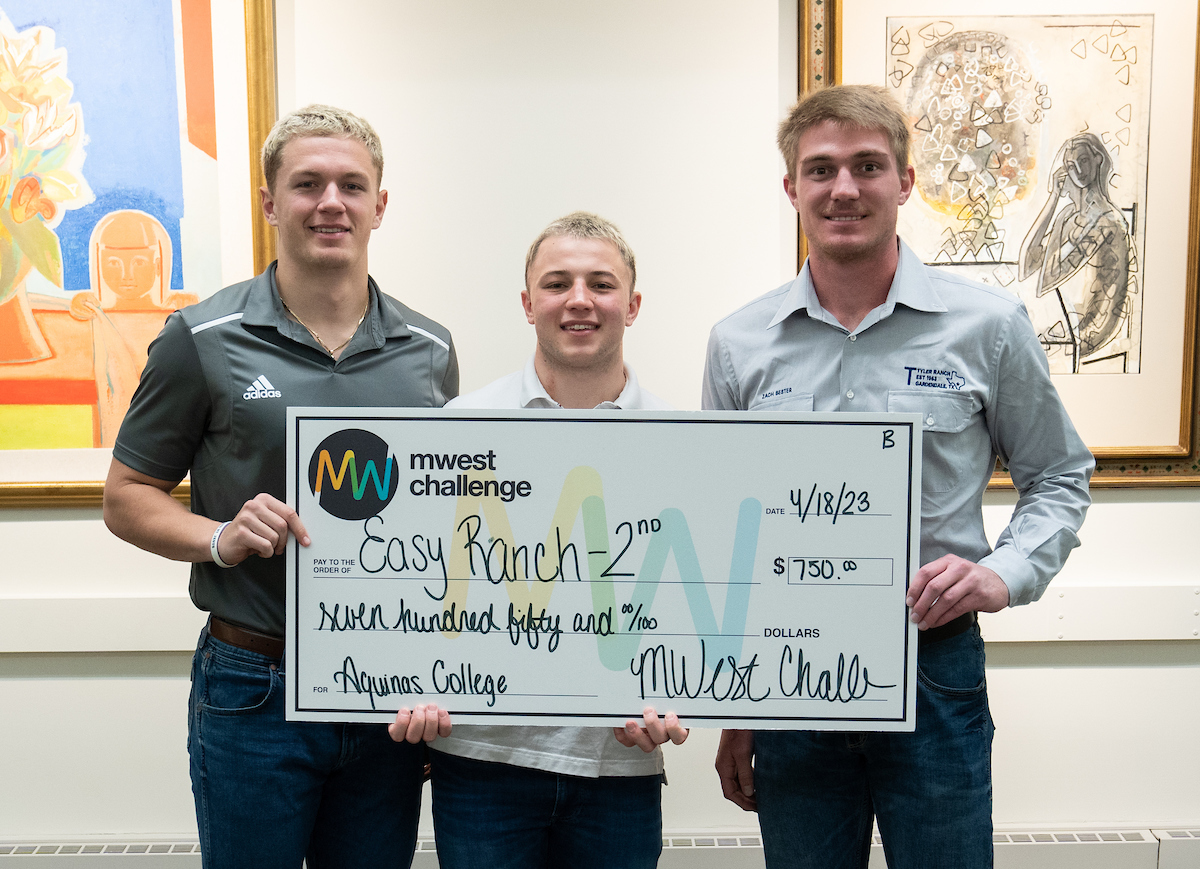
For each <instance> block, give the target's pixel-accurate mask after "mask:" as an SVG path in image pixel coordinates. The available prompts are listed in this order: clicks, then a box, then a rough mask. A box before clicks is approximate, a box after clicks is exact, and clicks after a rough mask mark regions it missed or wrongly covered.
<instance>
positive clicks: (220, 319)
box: [192, 311, 242, 335]
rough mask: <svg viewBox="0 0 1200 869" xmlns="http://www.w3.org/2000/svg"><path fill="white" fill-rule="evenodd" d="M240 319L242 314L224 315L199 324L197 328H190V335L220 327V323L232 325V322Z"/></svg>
mask: <svg viewBox="0 0 1200 869" xmlns="http://www.w3.org/2000/svg"><path fill="white" fill-rule="evenodd" d="M240 319H242V312H241V311H239V312H238V313H236V314H226V315H225V316H224V317H217V319H215V320H209V321H208V322H207V323H201V324H200V325H199V326H193V327H192V334H193V335H195V334H196V333H197V332H203V331H204V330H205V329H211V328H212V327H213V326H220V325H221V324H222V323H232V322H233V321H234V320H240Z"/></svg>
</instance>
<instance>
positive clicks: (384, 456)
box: [308, 428, 400, 519]
mask: <svg viewBox="0 0 1200 869" xmlns="http://www.w3.org/2000/svg"><path fill="white" fill-rule="evenodd" d="M399 485H400V473H399V469H398V468H397V467H396V457H395V456H394V455H391V454H390V451H389V449H388V445H387V442H386V441H384V440H383V439H382V438H380V437H379V436H378V435H376V434H373V433H371V432H369V431H363V430H362V429H357V428H350V429H343V430H342V431H339V432H335V433H334V434H331V435H330V436H329V437H327V438H325V440H323V441H321V443H320V445H319V446H318V447H317V448H316V449H315V450H313V454H312V458H311V459H309V462H308V486H309V489H310V490H311V491H312V493H313V494H314V495H316V496H317V498H318V500H319V503H320V504H321V508H322V509H323V510H324V511H325V512H326V513H330V514H332V515H334V516H337V517H338V518H339V519H368V518H370V517H371V516H375V515H377V514H378V513H380V512H381V511H382V510H383V508H384V507H386V506H387V505H388V504H389V503H390V502H391V500H392V497H393V496H394V495H395V494H396V489H397V488H398V487H399Z"/></svg>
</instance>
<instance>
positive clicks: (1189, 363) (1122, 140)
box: [799, 0, 1200, 486]
mask: <svg viewBox="0 0 1200 869" xmlns="http://www.w3.org/2000/svg"><path fill="white" fill-rule="evenodd" d="M1106 7H1112V8H1111V10H1110V9H1107V8H1106ZM1001 11H1002V12H1003V14H976V13H975V11H974V10H966V11H964V7H963V6H962V4H959V3H954V2H951V0H913V2H912V3H911V4H909V5H908V6H905V5H903V4H901V5H896V4H895V3H885V2H883V0H838V2H830V0H801V4H800V53H801V57H800V65H799V69H800V79H801V80H800V88H801V90H802V91H805V92H807V91H809V90H812V89H814V88H820V87H824V86H827V85H829V84H833V83H841V82H855V83H873V84H879V85H882V86H884V87H886V88H887V89H888V90H889V91H890V92H891V93H892V94H893V95H894V96H895V97H896V98H897V100H898V101H899V102H900V104H901V105H902V106H904V108H905V110H906V112H907V114H908V115H909V117H910V120H911V122H912V127H913V142H912V151H911V159H912V162H913V166H914V169H915V171H916V185H915V186H916V190H915V192H914V195H913V197H911V200H910V203H909V204H908V205H906V206H905V208H903V209H901V213H900V226H899V232H900V234H901V236H902V237H903V238H905V240H906V241H907V242H908V243H909V244H910V245H911V246H912V247H913V249H914V250H916V251H917V253H918V254H919V255H920V256H921V257H922V259H924V260H925V262H927V263H928V264H929V265H930V266H932V267H935V268H945V269H953V270H954V271H955V272H956V273H958V274H965V275H968V276H970V277H972V278H974V279H976V280H980V281H983V282H985V283H991V284H994V285H998V286H1003V287H1005V288H1006V289H1008V290H1009V291H1011V292H1013V293H1015V294H1016V295H1018V296H1019V297H1020V298H1021V299H1022V301H1023V302H1024V303H1025V305H1026V308H1027V309H1028V310H1029V312H1030V317H1031V319H1032V320H1033V323H1034V327H1035V329H1036V330H1037V332H1038V335H1039V338H1040V339H1041V342H1042V346H1043V348H1044V349H1045V351H1046V355H1047V361H1048V363H1049V365H1050V369H1051V372H1052V375H1053V376H1054V380H1055V384H1056V386H1057V387H1058V390H1059V392H1060V394H1061V395H1062V397H1063V401H1064V403H1065V404H1066V405H1067V408H1068V410H1069V411H1070V413H1071V416H1072V418H1073V419H1074V420H1075V423H1076V425H1077V427H1078V428H1079V430H1080V433H1081V435H1082V436H1083V438H1084V440H1085V442H1086V443H1087V444H1088V445H1089V446H1090V447H1091V449H1092V450H1093V452H1094V453H1095V455H1096V457H1097V461H1098V467H1097V474H1096V477H1095V479H1094V485H1098V486H1139V485H1200V448H1198V447H1200V445H1198V444H1197V442H1196V441H1197V429H1198V426H1197V425H1196V422H1197V421H1196V412H1197V407H1198V406H1200V404H1198V401H1197V395H1196V378H1195V369H1196V361H1197V360H1196V353H1197V344H1196V329H1197V305H1198V298H1197V268H1198V266H1200V256H1198V251H1197V246H1198V244H1200V213H1198V210H1197V209H1198V185H1200V171H1198V169H1200V135H1198V132H1200V126H1198V124H1197V122H1198V120H1200V111H1198V110H1197V106H1198V105H1200V103H1198V96H1200V94H1198V92H1197V87H1196V80H1197V77H1196V74H1195V73H1196V71H1197V70H1200V66H1198V45H1200V21H1198V15H1197V13H1198V6H1197V4H1196V3H1195V2H1194V0H1186V2H1176V0H1147V2H1146V3H1143V4H1139V7H1138V10H1137V12H1136V14H1133V13H1131V12H1130V11H1129V7H1128V6H1127V5H1123V4H1118V3H1110V2H1108V0H1103V2H1098V3H1094V4H1090V5H1089V8H1088V12H1087V14H1086V15H1081V14H1078V6H1077V5H1075V4H1072V3H1069V2H1066V0H1049V2H1046V0H1041V2H1028V0H1018V2H1014V3H1011V4H1007V5H1006V6H1005V7H1004V8H1003V10H1001ZM1181 167H1182V171H1181ZM1181 176H1182V177H1181ZM1001 480H1003V476H1002V475H998V477H997V482H999V481H1001Z"/></svg>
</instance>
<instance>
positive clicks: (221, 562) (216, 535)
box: [208, 522, 233, 567]
mask: <svg viewBox="0 0 1200 869" xmlns="http://www.w3.org/2000/svg"><path fill="white" fill-rule="evenodd" d="M228 524H229V523H228V522H222V523H221V524H220V525H218V526H217V530H216V531H214V532H213V536H212V543H210V544H209V545H208V549H209V551H210V552H211V553H212V558H213V561H215V562H216V564H217V567H233V565H232V564H230V563H229V562H228V561H226V560H225V559H223V558H221V553H220V552H218V551H217V542H218V541H219V540H220V539H221V532H222V531H224V530H225V526H227V525H228Z"/></svg>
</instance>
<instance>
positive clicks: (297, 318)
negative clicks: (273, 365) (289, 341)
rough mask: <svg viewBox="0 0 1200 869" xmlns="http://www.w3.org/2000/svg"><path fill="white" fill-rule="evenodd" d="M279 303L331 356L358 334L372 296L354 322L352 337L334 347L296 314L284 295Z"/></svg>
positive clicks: (369, 306) (368, 298)
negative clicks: (331, 347) (284, 298)
mask: <svg viewBox="0 0 1200 869" xmlns="http://www.w3.org/2000/svg"><path fill="white" fill-rule="evenodd" d="M279 304H281V305H283V310H285V311H287V312H288V315H289V316H290V317H291V318H292V319H293V320H295V321H296V322H297V323H299V324H300V325H301V326H303V327H304V328H305V329H307V330H308V334H309V335H312V336H313V340H314V341H316V342H317V343H318V344H320V345H321V349H322V350H324V351H325V352H326V353H328V354H329V355H330V356H334V355H336V354H337V352H338V351H339V350H341V349H342V348H343V347H345V346H346V345H347V344H349V343H350V339H351V338H353V337H354V336H355V335H357V334H358V327H359V326H361V325H362V324H363V320H365V319H367V311H369V310H371V296H370V295H369V294H368V296H367V304H366V307H364V308H363V312H362V316H361V317H359V318H358V322H357V323H355V324H354V331H352V332H351V333H350V337H349V338H347V339H346V340H345V341H343V342H342V343H341V344H339V345H337V346H336V347H334V348H333V349H330V347H329V345H328V344H326V343H325V342H324V341H322V340H321V336H320V335H318V334H317V333H316V332H315V331H313V327H312V326H310V325H308V324H307V323H305V322H304V321H303V320H301V319H300V318H299V317H297V316H296V312H295V311H293V310H292V309H291V308H289V307H288V303H287V302H285V301H284V300H283V296H280V297H279Z"/></svg>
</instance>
